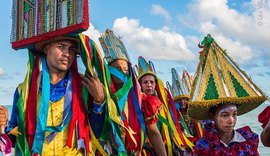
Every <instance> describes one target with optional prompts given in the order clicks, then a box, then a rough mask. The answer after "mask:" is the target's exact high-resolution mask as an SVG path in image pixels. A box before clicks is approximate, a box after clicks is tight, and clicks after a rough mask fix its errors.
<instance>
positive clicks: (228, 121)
mask: <svg viewBox="0 0 270 156" xmlns="http://www.w3.org/2000/svg"><path fill="white" fill-rule="evenodd" d="M236 120H237V108H236V106H235V105H232V104H229V105H225V106H222V107H220V108H219V109H218V110H217V111H216V112H215V115H214V121H215V124H216V128H217V129H218V130H219V131H220V132H222V133H231V132H232V131H233V129H234V126H235V124H236Z"/></svg>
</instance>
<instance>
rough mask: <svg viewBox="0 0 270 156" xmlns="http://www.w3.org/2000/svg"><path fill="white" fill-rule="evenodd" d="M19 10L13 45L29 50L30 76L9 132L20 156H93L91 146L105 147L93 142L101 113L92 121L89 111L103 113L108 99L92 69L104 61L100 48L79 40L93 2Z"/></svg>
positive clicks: (20, 90)
mask: <svg viewBox="0 0 270 156" xmlns="http://www.w3.org/2000/svg"><path fill="white" fill-rule="evenodd" d="M46 6H47V9H44V8H43V7H46ZM13 8H14V10H13V13H14V17H13V23H14V24H13V25H14V27H13V30H12V46H13V48H14V49H19V48H28V49H29V53H28V54H29V63H28V70H27V74H26V77H25V80H24V82H23V83H21V84H20V85H19V86H18V87H17V89H16V91H15V94H14V102H13V108H12V113H11V119H10V121H9V123H8V126H7V127H6V133H7V134H9V136H10V138H11V140H12V142H13V144H14V147H15V154H16V155H85V154H93V153H91V152H92V146H91V145H92V144H93V145H95V147H96V146H98V144H99V143H98V142H94V143H93V141H95V135H94V134H93V132H92V129H91V128H90V125H89V123H88V120H90V121H91V120H92V119H93V117H94V116H95V114H94V113H89V116H88V114H87V112H88V111H87V110H88V109H89V110H92V111H96V112H98V111H99V108H100V107H102V106H103V105H101V103H103V102H104V100H105V95H104V91H103V86H102V84H101V82H100V81H99V78H98V77H97V76H96V75H95V73H94V72H93V66H92V65H91V61H92V62H99V60H98V59H96V57H94V55H97V52H96V51H97V49H96V46H95V44H94V43H93V41H91V40H90V39H89V38H87V37H86V36H84V35H82V34H80V35H78V32H81V31H83V30H85V29H87V28H88V26H89V21H88V2H87V1H85V0H81V1H78V3H75V2H72V4H71V3H66V1H63V2H56V3H49V2H47V1H46V2H45V1H39V3H38V4H35V2H29V1H23V2H20V1H16V2H15V1H14V3H13ZM17 8H19V9H18V10H16V9H17ZM57 9H58V11H57V12H56V11H55V10H57ZM79 11H82V13H79ZM63 15H64V16H63ZM66 15H67V16H66ZM22 17H23V18H22ZM55 17H57V19H55ZM21 19H23V21H21ZM33 22H34V23H35V22H36V24H37V25H32V24H33ZM65 22H67V23H65ZM35 26H36V27H35ZM18 32H23V33H18ZM33 34H34V35H33ZM78 54H80V56H81V58H82V60H83V63H84V64H85V67H86V73H87V74H86V76H85V77H82V76H81V75H80V74H79V72H78V68H77V59H76V58H77V55H78ZM94 59H96V60H94ZM40 63H41V65H42V71H40V69H39V68H40ZM96 70H98V69H96ZM89 75H91V77H90V76H89ZM82 84H84V85H85V87H84V86H82ZM98 117H99V116H98ZM88 118H89V119H88ZM94 118H95V117H94ZM2 126H6V125H2ZM90 137H91V138H93V139H94V140H93V141H92V140H91V141H90Z"/></svg>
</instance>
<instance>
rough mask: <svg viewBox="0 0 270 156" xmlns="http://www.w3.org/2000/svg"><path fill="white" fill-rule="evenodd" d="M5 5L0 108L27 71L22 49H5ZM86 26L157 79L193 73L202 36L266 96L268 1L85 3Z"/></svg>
mask: <svg viewBox="0 0 270 156" xmlns="http://www.w3.org/2000/svg"><path fill="white" fill-rule="evenodd" d="M11 2H12V1H10V0H6V1H1V2H0V10H1V13H0V19H1V20H2V23H1V25H0V28H1V29H0V35H1V38H0V47H1V48H0V53H1V55H0V104H11V103H12V97H13V92H14V90H15V88H16V86H17V84H18V83H20V82H22V81H23V79H24V77H25V74H26V68H27V51H26V50H18V51H15V50H13V49H12V48H11V45H10V41H9V39H10V32H11ZM89 3H90V5H89V10H90V22H91V27H90V28H89V30H88V31H86V32H85V33H86V34H88V35H89V36H91V38H92V39H93V40H97V37H98V36H100V34H102V33H104V31H105V30H106V28H109V29H112V30H113V31H114V32H115V33H116V34H117V35H119V36H121V37H122V40H123V42H124V44H125V46H126V48H127V50H128V52H129V54H130V57H131V60H132V62H133V64H137V57H138V56H140V55H142V56H144V57H145V58H146V59H147V60H151V61H152V62H153V63H154V64H155V67H156V71H157V74H158V76H159V77H160V78H161V79H162V80H163V81H164V82H165V81H171V72H170V70H171V68H172V67H174V68H176V70H177V71H178V73H179V74H182V71H183V69H186V70H188V71H189V72H190V73H191V74H194V72H195V70H196V67H197V63H198V52H199V51H200V50H201V49H199V48H198V47H197V44H198V42H199V41H200V40H201V39H202V38H203V37H204V36H205V35H207V34H208V33H209V34H211V35H212V37H213V38H214V39H215V40H216V41H217V42H218V43H219V45H220V46H221V47H222V48H224V49H226V50H227V52H228V53H229V55H230V56H231V57H232V58H233V59H234V61H236V62H237V63H238V64H239V66H240V67H241V68H242V69H243V70H244V71H246V73H247V74H248V75H250V76H251V77H252V80H253V81H254V82H255V83H256V84H257V85H258V86H259V87H260V88H262V90H263V91H264V92H265V93H266V94H267V95H269V94H270V83H269V79H270V71H269V67H270V53H269V49H270V44H269V41H270V29H269V28H270V3H269V1H268V0H252V1H244V0H215V1H210V0H191V1H187V0H181V1H179V0H171V1H165V0H155V1H154V0H147V1H144V0H140V1H139V0H137V1H127V0H115V1H112V0H110V1H109V0H107V1H106V0H92V1H91V0H89Z"/></svg>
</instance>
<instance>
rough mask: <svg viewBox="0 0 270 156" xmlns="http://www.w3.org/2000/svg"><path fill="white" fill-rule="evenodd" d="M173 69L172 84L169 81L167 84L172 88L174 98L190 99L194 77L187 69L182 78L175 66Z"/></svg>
mask: <svg viewBox="0 0 270 156" xmlns="http://www.w3.org/2000/svg"><path fill="white" fill-rule="evenodd" d="M171 71H172V85H170V83H169V82H167V83H166V85H167V88H168V89H169V90H170V92H171V94H172V96H173V99H174V100H177V99H180V98H187V99H189V97H190V92H191V86H192V77H191V76H190V75H189V73H188V72H187V71H186V70H184V71H183V75H182V79H181V78H180V76H179V75H178V73H177V72H176V70H175V68H172V69H171Z"/></svg>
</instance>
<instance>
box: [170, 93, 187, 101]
mask: <svg viewBox="0 0 270 156" xmlns="http://www.w3.org/2000/svg"><path fill="white" fill-rule="evenodd" d="M189 98H190V96H189V95H187V94H183V95H178V96H175V97H173V100H174V101H175V100H178V99H187V100H189Z"/></svg>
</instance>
